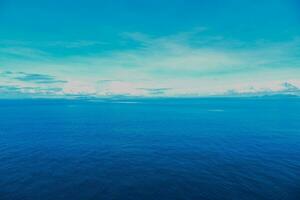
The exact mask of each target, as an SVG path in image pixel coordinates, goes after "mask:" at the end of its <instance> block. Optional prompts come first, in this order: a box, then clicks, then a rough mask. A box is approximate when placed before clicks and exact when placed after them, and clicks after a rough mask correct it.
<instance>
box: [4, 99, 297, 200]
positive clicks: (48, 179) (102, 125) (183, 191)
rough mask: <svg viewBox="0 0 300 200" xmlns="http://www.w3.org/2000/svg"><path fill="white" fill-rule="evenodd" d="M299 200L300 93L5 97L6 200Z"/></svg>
mask: <svg viewBox="0 0 300 200" xmlns="http://www.w3.org/2000/svg"><path fill="white" fill-rule="evenodd" d="M62 199H63V200H106V199H108V200H110V199H112V200H113V199H118V200H119V199H121V200H127V199H128V200H129V199H130V200H144V199H145V200H147V199H151V200H152V199H153V200H160V199H163V200H169V199H170V200H174V199H178V200H181V199H182V200H186V199H197V200H200V199H203V200H206V199H207V200H219V199H220V200H227V199H228V200H235V199H237V200H260V199H262V200H277V199H278V200H279V199H280V200H284V199H287V200H299V199H300V99H299V98H206V99H148V100H147V99H137V100H132V99H130V100H113V101H112V100H110V101H108V100H93V101H88V100H0V200H62Z"/></svg>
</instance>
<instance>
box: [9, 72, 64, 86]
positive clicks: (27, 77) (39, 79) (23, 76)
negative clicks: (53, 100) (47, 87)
mask: <svg viewBox="0 0 300 200" xmlns="http://www.w3.org/2000/svg"><path fill="white" fill-rule="evenodd" d="M18 74H19V75H18V76H17V77H15V79H16V80H20V81H24V82H34V83H38V84H52V83H66V82H67V81H64V80H58V79H56V78H55V77H54V76H50V75H45V74H28V73H25V72H19V73H18Z"/></svg>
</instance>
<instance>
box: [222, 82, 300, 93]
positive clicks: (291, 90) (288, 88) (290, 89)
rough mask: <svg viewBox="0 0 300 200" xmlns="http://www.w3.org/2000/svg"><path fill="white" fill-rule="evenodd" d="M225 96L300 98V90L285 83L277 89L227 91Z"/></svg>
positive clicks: (252, 88) (251, 88)
mask: <svg viewBox="0 0 300 200" xmlns="http://www.w3.org/2000/svg"><path fill="white" fill-rule="evenodd" d="M222 95H225V96H273V95H295V96H300V88H299V87H297V86H295V85H293V84H291V83H288V82H284V83H281V84H279V86H278V87H277V88H274V89H270V88H254V87H250V88H249V89H246V90H245V89H244V90H235V89H231V90H228V91H226V92H225V93H224V94H222Z"/></svg>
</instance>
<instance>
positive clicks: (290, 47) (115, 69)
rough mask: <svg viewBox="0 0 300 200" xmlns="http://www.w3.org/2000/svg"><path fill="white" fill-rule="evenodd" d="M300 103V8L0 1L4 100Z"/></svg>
mask: <svg viewBox="0 0 300 200" xmlns="http://www.w3.org/2000/svg"><path fill="white" fill-rule="evenodd" d="M270 94H271V95H273V94H294V95H300V1H298V0H206V1H205V0H151V1H149V0H114V1H112V0H77V1H74V0H73V1H72V0H60V1H53V0H43V1H41V0H26V1H24V0H0V98H27V97H29V98H32V97H112V96H134V97H136V96H139V97H161V96H176V97H182V96H183V97H189V96H215V95H217V96H220V95H221V96H228V95H230V96H232V95H234V96H235V95H270Z"/></svg>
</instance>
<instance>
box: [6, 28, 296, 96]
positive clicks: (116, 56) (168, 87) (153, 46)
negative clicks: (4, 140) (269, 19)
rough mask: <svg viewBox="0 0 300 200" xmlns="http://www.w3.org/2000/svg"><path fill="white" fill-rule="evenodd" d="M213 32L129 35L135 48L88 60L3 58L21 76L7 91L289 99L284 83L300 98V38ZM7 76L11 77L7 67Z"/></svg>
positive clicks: (93, 55)
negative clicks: (46, 87)
mask: <svg viewBox="0 0 300 200" xmlns="http://www.w3.org/2000/svg"><path fill="white" fill-rule="evenodd" d="M206 30H207V29H206V28H199V29H195V30H193V31H190V32H182V33H178V34H174V35H166V36H160V37H156V36H151V35H146V34H143V33H138V32H135V33H124V34H123V35H122V40H124V41H125V42H126V41H134V42H135V43H136V45H134V46H133V47H131V48H124V49H113V50H110V51H105V52H101V53H100V52H98V53H97V52H93V53H90V54H86V55H82V54H76V53H74V54H72V55H66V56H63V57H62V56H55V55H53V54H47V52H44V51H42V52H39V49H37V51H36V50H35V49H33V50H32V54H33V55H36V56H39V57H41V58H43V59H41V60H39V59H35V60H29V61H28V60H26V59H23V58H22V57H18V58H15V57H14V58H11V57H5V58H3V57H2V59H1V60H0V61H1V62H0V67H1V66H12V68H13V69H14V70H15V71H19V72H22V73H18V74H11V75H9V74H6V76H10V77H11V78H10V80H8V78H7V79H5V81H6V83H5V84H7V82H9V81H10V83H14V82H13V80H15V81H21V82H26V83H33V84H50V85H51V84H56V85H60V87H61V89H62V91H63V92H62V93H63V94H64V95H68V94H72V95H75V94H82V95H95V96H105V95H119V94H121V95H141V96H147V95H148V96H151V95H156V96H157V95H161V96H163V95H165V96H184V95H188V96H193V95H195V96H197V95H215V94H224V93H226V91H229V92H230V91H231V92H232V93H237V94H240V93H247V92H248V93H252V94H255V93H257V92H260V91H264V92H266V91H267V90H270V91H277V92H283V93H286V92H287V90H288V89H287V88H285V89H281V90H280V88H282V87H283V85H282V83H288V84H292V85H287V84H286V85H285V86H286V87H289V90H290V92H292V90H294V91H293V92H295V93H296V92H297V91H296V88H298V87H299V86H300V54H299V52H300V40H299V39H298V38H295V39H293V40H288V41H281V42H274V41H266V40H261V41H257V42H256V43H253V42H251V43H248V42H244V41H233V40H229V39H226V38H224V37H222V36H218V35H206V34H205V31H206ZM79 43H80V44H79ZM79 43H78V45H77V43H76V42H75V43H73V45H74V48H75V46H76V48H81V47H82V46H84V44H86V45H93V44H92V43H93V42H91V43H89V42H79ZM57 44H58V45H63V43H57ZM71 46H72V44H71ZM19 50H20V49H19ZM23 50H24V49H23ZM6 51H7V49H6ZM8 52H9V51H7V53H8ZM20 52H22V51H19V54H20V55H23V56H25V55H27V54H31V52H30V50H26V51H23V52H22V53H20ZM43 52H44V53H43ZM10 53H13V51H12V52H10ZM4 69H5V70H6V71H9V69H8V67H6V68H5V67H4ZM29 69H30V70H29ZM58 77H59V78H58ZM12 79H13V80H12ZM0 81H1V80H0ZM2 82H3V84H4V80H3V81H2ZM292 86H293V87H294V88H293V87H292ZM227 93H228V92H227Z"/></svg>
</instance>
